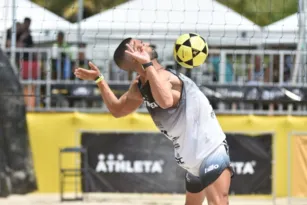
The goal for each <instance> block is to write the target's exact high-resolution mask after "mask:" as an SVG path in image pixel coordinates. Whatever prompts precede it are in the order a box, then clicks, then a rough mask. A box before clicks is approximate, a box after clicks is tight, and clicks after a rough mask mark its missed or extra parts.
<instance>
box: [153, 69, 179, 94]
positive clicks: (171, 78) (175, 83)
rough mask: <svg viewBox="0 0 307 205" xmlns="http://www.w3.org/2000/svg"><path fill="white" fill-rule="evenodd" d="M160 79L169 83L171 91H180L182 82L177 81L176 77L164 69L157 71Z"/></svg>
mask: <svg viewBox="0 0 307 205" xmlns="http://www.w3.org/2000/svg"><path fill="white" fill-rule="evenodd" d="M158 73H159V75H160V77H162V78H163V79H165V80H166V81H168V82H170V84H171V87H172V90H177V91H181V88H182V81H181V80H180V79H179V77H178V76H177V75H175V74H174V73H172V72H169V71H167V70H165V69H160V70H158Z"/></svg>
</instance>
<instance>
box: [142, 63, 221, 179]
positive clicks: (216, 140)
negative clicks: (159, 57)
mask: <svg viewBox="0 0 307 205" xmlns="http://www.w3.org/2000/svg"><path fill="white" fill-rule="evenodd" d="M167 70H168V71H170V72H171V73H173V74H174V75H176V76H178V78H179V79H180V80H181V81H182V82H183V87H182V94H181V98H180V100H179V103H178V105H177V107H175V108H169V109H162V108H160V107H159V106H158V105H157V103H155V101H154V98H153V96H152V94H151V91H150V85H149V83H148V82H147V83H146V84H145V85H144V86H143V87H141V83H139V88H140V91H141V93H142V95H143V99H144V102H145V104H146V107H147V109H148V112H149V113H150V115H151V117H152V119H153V121H154V123H155V124H156V126H157V127H158V128H159V130H160V131H161V132H162V133H163V134H164V135H165V136H166V137H167V138H168V139H170V140H171V141H172V142H173V145H174V155H175V159H176V162H177V164H178V165H180V166H181V167H183V168H184V169H186V170H188V171H189V172H191V173H192V174H194V175H196V176H198V168H199V166H200V164H201V162H202V161H203V160H204V158H206V157H207V156H208V155H209V154H210V153H211V152H212V151H214V149H216V148H217V147H218V146H219V145H220V144H221V143H222V142H223V140H224V139H225V138H226V136H225V134H224V132H223V130H222V129H221V126H220V124H219V122H218V120H217V118H216V116H215V114H214V111H213V109H212V106H211V105H210V102H209V100H208V99H207V97H206V96H205V95H204V94H203V93H202V92H201V91H200V89H199V88H198V87H197V85H196V84H195V83H194V82H193V81H192V80H191V79H189V78H188V77H186V76H184V75H183V74H178V75H177V74H176V73H175V72H174V71H173V70H170V69H167Z"/></svg>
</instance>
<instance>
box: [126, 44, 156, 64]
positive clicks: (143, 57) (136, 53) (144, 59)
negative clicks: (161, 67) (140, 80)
mask: <svg viewBox="0 0 307 205" xmlns="http://www.w3.org/2000/svg"><path fill="white" fill-rule="evenodd" d="M126 45H127V47H128V50H126V51H125V52H126V53H127V54H128V55H130V56H131V57H132V58H133V59H134V60H136V61H137V62H139V63H140V64H145V63H149V62H150V61H151V60H150V56H149V54H148V53H147V52H146V51H145V50H144V48H143V46H141V47H139V49H137V50H134V49H133V48H132V47H131V46H130V45H129V44H126Z"/></svg>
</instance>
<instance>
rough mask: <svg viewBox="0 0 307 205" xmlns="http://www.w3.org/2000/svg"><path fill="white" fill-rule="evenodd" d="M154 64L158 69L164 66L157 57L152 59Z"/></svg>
mask: <svg viewBox="0 0 307 205" xmlns="http://www.w3.org/2000/svg"><path fill="white" fill-rule="evenodd" d="M151 62H152V64H153V66H154V67H155V69H156V70H159V69H161V68H162V66H161V65H160V63H159V62H158V60H157V59H153V60H152V61H151Z"/></svg>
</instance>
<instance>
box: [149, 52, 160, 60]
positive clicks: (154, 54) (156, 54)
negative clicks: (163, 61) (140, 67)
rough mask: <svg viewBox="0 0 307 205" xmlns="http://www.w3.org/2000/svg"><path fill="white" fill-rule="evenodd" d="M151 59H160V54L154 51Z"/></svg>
mask: <svg viewBox="0 0 307 205" xmlns="http://www.w3.org/2000/svg"><path fill="white" fill-rule="evenodd" d="M150 59H151V60H153V59H158V53H157V51H156V50H152V51H151V53H150Z"/></svg>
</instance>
